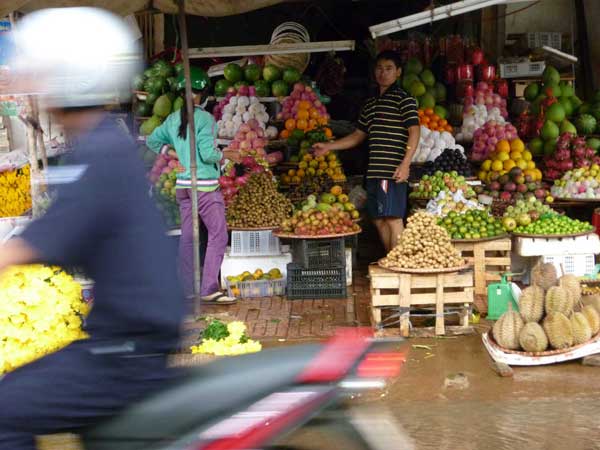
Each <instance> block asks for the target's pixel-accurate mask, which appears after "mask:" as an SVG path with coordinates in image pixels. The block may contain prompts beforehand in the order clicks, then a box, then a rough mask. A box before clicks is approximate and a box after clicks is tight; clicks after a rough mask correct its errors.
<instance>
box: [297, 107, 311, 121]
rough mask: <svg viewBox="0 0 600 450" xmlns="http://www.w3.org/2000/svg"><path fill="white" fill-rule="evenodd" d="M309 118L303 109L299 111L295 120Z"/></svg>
mask: <svg viewBox="0 0 600 450" xmlns="http://www.w3.org/2000/svg"><path fill="white" fill-rule="evenodd" d="M309 117H310V114H309V113H308V111H307V110H305V109H299V110H298V113H297V114H296V119H298V120H308V118H309Z"/></svg>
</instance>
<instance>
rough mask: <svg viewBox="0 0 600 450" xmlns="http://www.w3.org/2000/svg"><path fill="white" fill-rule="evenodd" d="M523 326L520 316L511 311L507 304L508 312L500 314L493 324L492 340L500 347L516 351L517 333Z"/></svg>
mask: <svg viewBox="0 0 600 450" xmlns="http://www.w3.org/2000/svg"><path fill="white" fill-rule="evenodd" d="M524 325H525V324H524V323H523V319H522V318H521V315H520V314H519V313H518V312H516V311H513V309H512V306H511V304H510V303H509V304H508V311H506V312H505V313H504V314H502V316H500V318H499V319H498V320H497V321H496V323H495V324H494V328H493V333H494V339H495V340H496V342H497V343H498V345H499V346H500V347H504V348H507V349H509V350H517V349H518V348H519V333H520V332H521V329H522V328H523V326H524Z"/></svg>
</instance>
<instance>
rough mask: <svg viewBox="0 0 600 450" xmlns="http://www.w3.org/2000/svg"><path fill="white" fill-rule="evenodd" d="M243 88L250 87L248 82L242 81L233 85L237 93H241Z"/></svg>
mask: <svg viewBox="0 0 600 450" xmlns="http://www.w3.org/2000/svg"><path fill="white" fill-rule="evenodd" d="M242 86H249V84H248V82H247V81H246V80H240V81H238V82H237V83H235V84H234V85H233V87H234V88H235V89H236V91H239V90H240V88H241V87H242Z"/></svg>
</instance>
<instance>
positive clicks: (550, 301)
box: [545, 286, 573, 317]
mask: <svg viewBox="0 0 600 450" xmlns="http://www.w3.org/2000/svg"><path fill="white" fill-rule="evenodd" d="M545 308H546V314H550V313H552V312H560V313H563V314H564V315H565V316H567V317H568V316H570V315H571V312H573V299H572V298H571V296H570V295H569V293H568V291H567V290H566V289H565V288H564V287H560V286H552V287H550V289H548V292H546V302H545Z"/></svg>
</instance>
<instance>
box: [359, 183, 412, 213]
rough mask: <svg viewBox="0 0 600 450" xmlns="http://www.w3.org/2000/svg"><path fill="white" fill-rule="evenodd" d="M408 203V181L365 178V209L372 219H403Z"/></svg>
mask: <svg viewBox="0 0 600 450" xmlns="http://www.w3.org/2000/svg"><path fill="white" fill-rule="evenodd" d="M407 204H408V183H396V182H395V181H393V180H380V179H368V180H367V209H368V211H369V215H370V216H371V217H372V218H373V219H381V218H384V217H395V218H399V219H403V218H404V217H405V215H406V210H407Z"/></svg>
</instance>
